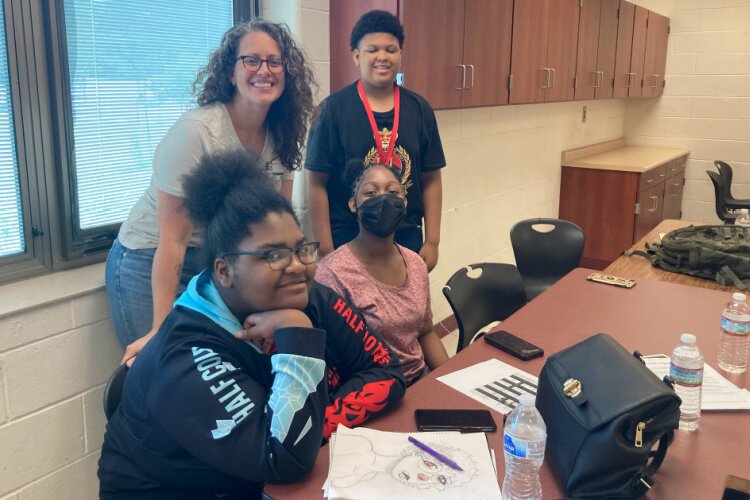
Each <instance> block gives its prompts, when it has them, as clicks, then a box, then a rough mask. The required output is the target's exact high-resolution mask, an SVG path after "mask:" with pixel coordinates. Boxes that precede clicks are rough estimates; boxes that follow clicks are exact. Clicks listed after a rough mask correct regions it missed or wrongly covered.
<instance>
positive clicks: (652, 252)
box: [623, 225, 750, 290]
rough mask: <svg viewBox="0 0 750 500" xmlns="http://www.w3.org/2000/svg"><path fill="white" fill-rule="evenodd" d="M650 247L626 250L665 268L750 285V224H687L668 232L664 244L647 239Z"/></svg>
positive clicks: (722, 283)
mask: <svg viewBox="0 0 750 500" xmlns="http://www.w3.org/2000/svg"><path fill="white" fill-rule="evenodd" d="M646 249H647V251H646V252H641V251H632V252H623V254H624V255H640V256H642V257H646V258H647V259H648V260H650V261H651V264H652V265H653V266H655V267H659V268H661V269H664V270H665V271H671V272H673V273H682V274H689V275H690V276H696V277H698V278H706V279H710V280H715V281H716V282H717V283H719V284H720V285H722V286H726V285H730V284H731V285H734V286H736V287H737V288H739V289H740V290H747V289H748V288H750V227H745V226H733V225H721V226H689V227H683V228H681V229H675V230H674V231H671V232H669V233H667V234H666V235H664V237H663V238H662V239H661V244H655V243H647V244H646Z"/></svg>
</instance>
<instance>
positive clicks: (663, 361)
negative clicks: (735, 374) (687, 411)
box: [643, 354, 750, 410]
mask: <svg viewBox="0 0 750 500" xmlns="http://www.w3.org/2000/svg"><path fill="white" fill-rule="evenodd" d="M643 361H645V362H646V366H647V367H648V369H649V370H651V371H652V372H654V373H655V374H656V376H657V377H659V378H663V377H664V376H665V375H669V356H667V355H666V354H653V355H651V356H643ZM701 410H750V391H748V390H747V389H740V388H739V387H737V386H736V385H734V384H733V383H732V382H730V381H729V380H727V379H726V378H724V377H723V376H722V375H721V374H720V373H719V372H718V371H716V370H715V369H714V368H713V367H712V366H711V365H709V364H708V363H704V364H703V391H702V393H701Z"/></svg>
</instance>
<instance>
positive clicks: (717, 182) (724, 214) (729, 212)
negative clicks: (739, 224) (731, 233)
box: [706, 170, 750, 224]
mask: <svg viewBox="0 0 750 500" xmlns="http://www.w3.org/2000/svg"><path fill="white" fill-rule="evenodd" d="M706 173H707V174H708V177H709V178H710V179H711V183H712V184H713V185H714V197H715V198H716V216H717V217H718V218H719V219H721V220H722V221H723V222H724V224H734V221H735V219H737V216H738V215H739V214H740V213H739V210H738V209H740V208H750V205H747V206H744V207H743V206H731V207H730V206H729V205H728V204H727V198H726V196H727V195H726V193H727V186H726V184H725V182H724V178H723V177H722V176H721V175H719V174H717V173H716V172H713V171H711V170H706Z"/></svg>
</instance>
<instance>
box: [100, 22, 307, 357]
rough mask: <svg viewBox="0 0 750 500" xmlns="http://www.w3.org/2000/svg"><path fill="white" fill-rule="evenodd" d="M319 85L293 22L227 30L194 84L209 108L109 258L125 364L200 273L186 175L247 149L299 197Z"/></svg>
mask: <svg viewBox="0 0 750 500" xmlns="http://www.w3.org/2000/svg"><path fill="white" fill-rule="evenodd" d="M313 85H315V82H314V77H313V74H312V71H311V70H310V69H309V67H308V66H307V64H306V62H305V57H304V55H303V53H302V51H301V50H300V48H299V47H298V46H297V44H296V42H295V41H294V39H293V37H292V35H291V33H290V31H289V28H288V27H287V26H285V25H283V24H275V23H271V22H269V21H265V20H263V19H255V20H253V21H250V22H247V23H242V24H239V25H237V26H235V27H233V28H231V29H230V30H229V31H227V32H226V33H225V34H224V37H223V39H222V41H221V45H220V46H219V48H218V49H216V50H215V51H214V53H213V54H212V55H211V57H210V59H209V61H208V65H207V66H206V67H205V68H203V69H202V70H201V71H200V72H199V73H198V76H197V78H196V81H195V83H194V85H193V91H194V92H195V93H196V95H197V103H198V105H199V107H198V108H196V109H192V110H190V111H188V112H186V113H185V114H183V115H182V116H181V117H180V118H179V119H178V120H177V122H176V123H175V124H174V125H173V126H172V128H171V129H170V130H169V131H168V132H167V134H166V136H164V138H163V139H162V140H161V142H160V143H159V145H158V146H157V147H156V151H155V152H154V166H153V175H152V178H151V183H150V185H149V187H148V189H147V190H146V192H145V193H144V194H143V196H142V197H141V198H140V200H139V201H138V202H137V203H136V205H135V206H134V207H133V208H132V209H131V211H130V214H129V216H128V218H127V220H126V221H125V222H124V223H123V225H122V227H121V228H120V232H119V234H118V239H117V240H115V243H114V245H113V247H112V251H111V252H110V254H109V256H108V258H107V270H106V282H107V294H108V297H109V304H110V311H111V315H112V321H113V323H114V327H115V333H116V334H117V338H118V340H119V342H120V344H121V345H122V346H123V347H124V348H126V350H125V356H124V358H123V360H124V361H128V360H131V359H132V358H133V356H135V354H137V352H138V351H139V350H140V349H141V347H142V346H143V345H144V344H145V343H146V342H147V341H148V339H149V338H150V337H151V336H153V334H154V333H155V332H156V330H157V329H158V327H159V325H160V324H161V322H162V321H163V320H164V318H165V317H166V315H167V314H168V313H169V311H170V309H171V308H172V302H174V300H175V297H176V296H177V295H179V293H180V292H181V291H182V290H184V289H185V286H186V285H187V282H188V281H189V279H190V277H191V276H193V275H194V274H196V273H197V272H198V271H199V270H200V263H199V262H198V260H199V257H198V248H199V247H200V246H201V245H202V241H203V230H202V228H200V227H199V226H194V224H193V222H192V221H191V219H190V217H189V216H188V214H187V212H186V211H185V210H184V208H183V198H184V194H183V191H182V186H181V180H182V177H183V176H184V175H186V174H189V173H190V172H191V171H192V170H193V169H194V168H195V166H196V165H197V163H198V162H199V160H200V158H201V157H202V156H204V155H205V154H211V153H214V152H218V151H223V150H226V149H235V148H244V149H246V150H248V151H252V152H253V153H254V154H256V155H257V157H258V163H259V164H260V165H261V166H262V167H263V168H264V170H265V172H266V174H267V175H268V176H269V177H270V179H271V180H272V182H273V184H274V186H275V187H276V189H279V190H280V191H281V193H282V194H284V196H285V197H286V198H287V199H289V198H291V193H292V179H293V174H294V172H293V171H294V170H295V169H297V168H298V166H299V164H300V161H301V153H300V147H301V144H302V142H303V141H304V137H305V135H306V133H307V125H306V124H307V120H308V118H309V117H310V114H311V112H312V109H313V96H312V86H313Z"/></svg>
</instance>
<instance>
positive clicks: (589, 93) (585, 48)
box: [575, 0, 602, 100]
mask: <svg viewBox="0 0 750 500" xmlns="http://www.w3.org/2000/svg"><path fill="white" fill-rule="evenodd" d="M601 10H602V0H586V1H585V2H583V6H582V7H581V15H580V19H579V21H578V57H577V61H576V81H575V83H576V84H575V97H576V100H581V99H593V98H594V96H595V95H596V89H597V87H598V86H599V80H600V76H601V75H600V73H599V71H598V67H597V64H596V57H597V54H598V49H599V18H600V17H601Z"/></svg>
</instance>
